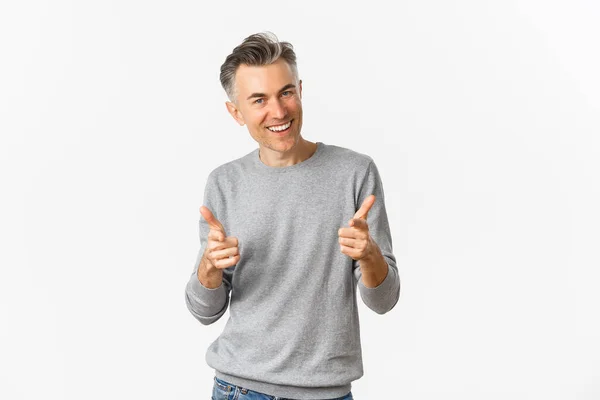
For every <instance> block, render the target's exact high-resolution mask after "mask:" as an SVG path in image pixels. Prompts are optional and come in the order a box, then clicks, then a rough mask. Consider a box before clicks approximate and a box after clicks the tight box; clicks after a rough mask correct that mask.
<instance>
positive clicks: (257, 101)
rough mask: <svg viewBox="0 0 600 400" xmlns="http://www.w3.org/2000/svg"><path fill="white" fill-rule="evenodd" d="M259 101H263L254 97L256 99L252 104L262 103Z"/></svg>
mask: <svg viewBox="0 0 600 400" xmlns="http://www.w3.org/2000/svg"><path fill="white" fill-rule="evenodd" d="M259 101H263V99H256V100H254V104H262V103H259Z"/></svg>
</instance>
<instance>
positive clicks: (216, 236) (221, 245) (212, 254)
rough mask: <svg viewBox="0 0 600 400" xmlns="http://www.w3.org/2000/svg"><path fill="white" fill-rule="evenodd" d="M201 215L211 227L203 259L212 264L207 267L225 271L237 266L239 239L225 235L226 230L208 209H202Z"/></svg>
mask: <svg viewBox="0 0 600 400" xmlns="http://www.w3.org/2000/svg"><path fill="white" fill-rule="evenodd" d="M200 214H201V215H202V217H203V218H204V219H205V220H206V222H208V226H209V227H210V231H209V232H208V243H207V245H206V250H205V251H204V257H203V258H205V259H206V261H207V262H208V263H209V264H210V265H209V266H208V265H207V267H208V268H209V269H210V267H212V268H218V269H223V268H227V267H231V266H232V265H235V264H237V262H238V261H239V260H240V255H239V250H238V239H237V238H236V237H233V236H226V235H225V228H223V225H222V224H221V222H219V220H218V219H216V218H215V216H214V215H213V213H212V212H211V211H210V210H209V209H208V207H205V206H202V207H200Z"/></svg>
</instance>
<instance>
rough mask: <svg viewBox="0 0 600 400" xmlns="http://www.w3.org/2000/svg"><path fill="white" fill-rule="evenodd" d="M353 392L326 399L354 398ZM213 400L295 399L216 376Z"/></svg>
mask: <svg viewBox="0 0 600 400" xmlns="http://www.w3.org/2000/svg"><path fill="white" fill-rule="evenodd" d="M353 399H354V398H353V397H352V392H350V393H348V394H347V395H345V396H342V397H337V398H335V399H326V400H353ZM211 400H294V399H285V398H283V397H276V396H271V395H268V394H265V393H259V392H255V391H254V390H250V389H245V388H243V387H240V386H236V385H234V384H232V383H229V382H225V381H224V380H221V379H219V378H217V377H216V376H215V384H214V385H213V392H212V397H211Z"/></svg>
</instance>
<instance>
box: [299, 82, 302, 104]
mask: <svg viewBox="0 0 600 400" xmlns="http://www.w3.org/2000/svg"><path fill="white" fill-rule="evenodd" d="M298 87H299V88H300V100H302V79H300V80H299V81H298Z"/></svg>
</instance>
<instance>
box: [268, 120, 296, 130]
mask: <svg viewBox="0 0 600 400" xmlns="http://www.w3.org/2000/svg"><path fill="white" fill-rule="evenodd" d="M291 124H292V121H290V122H288V123H287V124H285V125H279V126H270V127H268V128H267V129H268V130H270V131H273V132H280V131H285V130H286V129H287V128H289V127H290V125H291Z"/></svg>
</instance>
